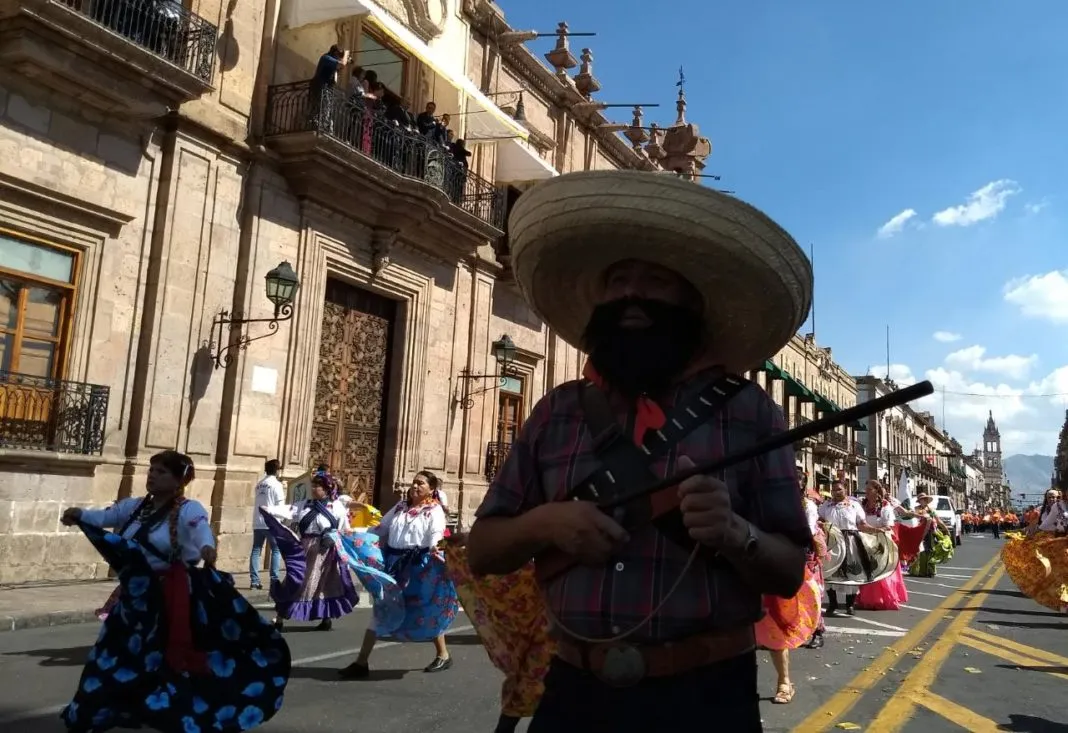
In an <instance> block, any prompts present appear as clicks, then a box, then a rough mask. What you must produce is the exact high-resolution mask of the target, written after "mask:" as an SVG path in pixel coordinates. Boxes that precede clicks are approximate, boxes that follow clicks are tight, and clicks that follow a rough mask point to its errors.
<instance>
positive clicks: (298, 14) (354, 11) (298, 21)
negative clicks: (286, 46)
mask: <svg viewBox="0 0 1068 733" xmlns="http://www.w3.org/2000/svg"><path fill="white" fill-rule="evenodd" d="M369 6H370V3H363V2H360V0H286V2H284V3H282V13H281V15H282V17H281V18H280V20H281V25H282V27H283V28H300V27H301V26H305V25H313V24H315V23H326V22H328V21H331V20H337V19H339V18H351V17H352V16H354V15H367V14H368V13H369V12H371V10H370V7H369Z"/></svg>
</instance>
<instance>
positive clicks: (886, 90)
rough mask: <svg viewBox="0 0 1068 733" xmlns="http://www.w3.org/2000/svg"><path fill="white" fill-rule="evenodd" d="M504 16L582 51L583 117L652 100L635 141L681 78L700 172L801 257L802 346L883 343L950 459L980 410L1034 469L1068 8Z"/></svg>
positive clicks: (694, 3)
mask: <svg viewBox="0 0 1068 733" xmlns="http://www.w3.org/2000/svg"><path fill="white" fill-rule="evenodd" d="M501 5H502V7H503V8H504V10H505V13H506V17H507V19H508V21H509V23H510V24H511V25H512V26H513V27H515V28H522V29H529V28H534V29H537V30H542V31H546V30H552V29H553V28H555V25H556V23H557V22H558V21H560V20H566V21H567V22H568V23H569V25H570V27H571V29H572V30H574V31H595V32H596V33H597V34H598V35H597V37H595V38H583V39H574V41H573V42H572V43H573V49H574V51H575V53H576V55H577V53H578V51H579V49H581V48H582V47H583V46H585V45H589V46H590V47H591V48H592V50H593V53H594V58H595V61H594V72H595V74H596V75H597V77H598V78H599V79H600V81H601V83H602V85H603V89H602V91H601V92H600V93H599V94H598V95H597V98H598V99H599V100H600V101H603V102H609V103H633V102H641V101H658V102H660V103H661V105H662V106H661V107H660V108H659V109H658V110H649V112H648V113H647V117H646V120H647V122H651V121H653V120H654V119H655V120H657V121H660V122H661V123H662V124H668V123H670V122H672V121H673V120H674V94H675V87H674V83H675V80H676V78H677V73H678V68H679V66H680V65H681V66H683V67H684V68H685V73H686V79H687V85H686V90H687V97H688V100H689V109H688V112H687V116H688V118H689V119H690V121H692V122H696V123H698V124H699V125H700V127H701V131H702V134H703V135H705V136H707V137H708V138H710V139H711V141H712V145H713V152H712V155H711V157H710V158H709V160H708V169H707V172H711V173H716V174H719V175H721V176H722V177H723V179H722V182H721V183H720V184H719V185H720V186H722V187H723V188H727V189H731V190H734V191H735V192H736V193H737V195H738V196H740V197H741V198H743V199H745V200H747V201H749V202H750V203H753V204H755V205H756V206H758V207H760V208H762V209H764V210H765V211H767V212H768V213H769V214H770V215H771V216H772V217H773V218H775V219H776V220H778V221H779V222H780V223H781V224H782V225H783V226H784V227H786V229H787V230H788V231H790V232H791V233H792V234H793V235H794V237H795V238H796V239H797V240H798V242H800V243H802V244H803V246H805V247H806V249H807V248H808V246H809V244H810V243H811V244H812V245H813V248H814V260H815V271H816V298H815V301H816V305H815V308H816V329H817V339H818V341H819V342H820V343H821V344H823V345H827V346H831V347H833V350H834V355H835V357H836V358H837V359H838V361H839V362H840V363H842V364H843V365H844V366H845V367H846V368H847V369H849V370H850V371H851V372H853V373H856V374H863V373H867V372H868V370H869V368H871V367H873V366H876V365H883V366H882V367H881V368H882V370H883V371H884V372H885V363H886V326H887V325H888V324H889V326H890V332H891V355H890V356H891V362H892V364H893V365H894V366H893V367H892V370H893V371H894V373H895V375H896V376H899V377H909V376H913V377H915V378H923V377H924V376H925V375H926V376H927V377H928V378H932V380H933V381H934V382H935V383H936V386H938V387H944V388H945V390H946V400H945V404H946V410H945V412H946V423H947V424H948V427H949V430H950V432H951V433H953V434H954V435H955V436H957V437H958V439H960V440H961V442H962V443H963V444H964V445H965V446H966V447H974V444H975V442H976V441H977V440H979V433H980V432H981V425H982V423H983V422H984V421H985V417H986V412H987V410H988V409H992V410H993V411H994V415H995V418H996V419H998V422H999V424H1000V425H1001V426H1002V433H1003V443H1004V449H1005V452H1006V454H1012V453H1032V452H1043V453H1046V454H1052V452H1053V449H1054V446H1055V444H1056V436H1057V433H1058V431H1059V429H1060V426H1061V422H1062V420H1063V419H1064V409H1065V406H1066V405H1068V403H1066V399H1065V398H1064V397H1058V398H1048V397H1040V396H1038V395H1045V394H1049V393H1057V394H1061V393H1066V397H1068V339H1066V338H1065V336H1066V335H1068V281H1065V280H1064V279H1060V278H1058V276H1057V275H1056V274H1053V275H1050V273H1056V271H1057V270H1063V269H1064V268H1066V267H1068V246H1066V242H1068V237H1066V235H1068V218H1066V212H1068V182H1066V180H1065V174H1064V171H1065V170H1068V144H1066V143H1065V139H1066V137H1068V44H1066V43H1064V37H1063V29H1064V28H1066V27H1068V3H1064V2H1056V1H1055V0H1032V1H1031V2H1027V3H1019V4H1017V3H1007V2H1003V1H999V0H979V1H973V2H969V3H959V2H950V1H949V0H942V2H934V3H932V2H920V1H919V0H908V1H906V2H899V3H856V2H846V1H844V0H820V2H808V3H799V2H793V1H791V0H761V1H760V2H742V1H741V0H734V1H733V2H731V1H718V2H700V1H699V0H682V1H678V0H677V1H676V2H675V3H672V4H671V5H672V8H673V11H672V17H675V18H679V19H680V20H679V22H677V23H676V24H675V26H674V27H672V26H671V25H670V23H669V20H668V14H667V13H666V12H664V8H666V7H667V6H666V5H663V4H661V5H659V6H658V5H656V4H653V5H649V3H647V2H636V1H635V0H622V1H620V2H614V3H611V4H609V3H605V2H590V3H575V2H570V1H568V2H565V1H564V0H539V2H537V3H520V2H517V1H512V2H509V1H508V0H503V1H502V3H501ZM649 29H653V30H654V31H657V32H659V36H655V37H651V38H646V35H645V34H646V33H647V32H648V31H649ZM550 47H551V41H550V40H548V39H544V40H541V41H538V42H536V43H534V44H531V48H532V50H534V51H536V52H538V53H542V52H544V51H547V50H548V49H549V48H550ZM618 112H619V115H618V119H617V121H619V122H629V117H628V116H627V115H625V114H624V112H625V110H618ZM989 184H994V185H993V186H990V185H989ZM984 187H986V188H984ZM980 191H984V194H983V195H979V196H977V197H975V198H972V199H969V197H970V196H972V195H973V194H975V193H976V192H980ZM969 204H970V205H969ZM953 207H966V208H960V209H956V210H954V209H953ZM908 210H912V211H914V212H915V213H914V214H913V215H912V216H911V218H909V220H908V221H907V222H906V223H905V224H904V226H903V227H901V228H900V230H899V231H896V233H892V236H886V235H885V234H884V235H883V236H880V235H879V230H880V227H882V226H883V225H884V224H886V223H887V222H889V221H890V220H891V219H893V218H894V217H895V216H897V215H899V214H902V212H907V211H908ZM947 210H948V211H947ZM938 212H946V213H943V214H940V215H939V216H938V217H935V215H936V214H938ZM890 228H891V229H894V227H890ZM1063 275H1065V276H1068V271H1066V272H1064V273H1063ZM1035 276H1046V277H1045V278H1044V279H1038V280H1023V281H1021V282H1017V283H1015V284H1013V285H1009V283H1010V281H1012V280H1014V279H1017V278H1028V277H1035ZM1007 286H1008V289H1007ZM1010 293H1011V297H1009V298H1008V299H1007V294H1010ZM810 329H811V326H808V327H806V329H805V330H810ZM938 331H941V332H944V334H943V336H944V338H946V339H947V340H945V341H938V340H936V339H935V338H934V336H933V334H934V333H935V332H938ZM950 335H953V336H956V337H959V338H955V339H953V340H952V341H949V340H948V337H949V336H950ZM974 347H980V348H981V349H983V351H982V353H980V352H979V349H976V348H974ZM965 349H966V351H963V352H961V350H965ZM953 352H961V353H958V354H957V355H956V356H954V357H953V358H951V359H950V360H949V361H948V362H947V361H946V359H947V357H948V356H949V355H950V354H952V353H953ZM1013 356H1015V357H1019V358H1017V359H1011V358H1008V357H1013ZM1003 357H1004V358H1003ZM1032 357H1033V358H1032ZM1058 369H1060V371H1058ZM906 372H907V373H906ZM961 393H971V394H961ZM987 394H998V395H1001V396H998V397H988V396H983V395H987ZM928 407H930V408H933V411H934V412H935V414H936V416H937V417H939V418H940V417H941V413H942V399H941V397H939V398H938V399H937V400H934V401H932V402H931V403H929V404H928Z"/></svg>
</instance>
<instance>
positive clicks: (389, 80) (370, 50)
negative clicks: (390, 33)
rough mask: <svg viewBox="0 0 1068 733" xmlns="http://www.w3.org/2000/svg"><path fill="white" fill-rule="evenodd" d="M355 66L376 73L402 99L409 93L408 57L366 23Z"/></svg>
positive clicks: (361, 31)
mask: <svg viewBox="0 0 1068 733" xmlns="http://www.w3.org/2000/svg"><path fill="white" fill-rule="evenodd" d="M353 65H354V66H360V67H362V68H363V70H364V71H374V72H375V74H377V75H378V80H379V81H380V82H382V83H383V84H385V85H386V89H388V90H390V91H391V92H393V93H394V94H397V95H399V96H400V97H402V98H403V97H405V96H406V94H407V91H408V57H407V55H405V54H404V52H403V51H401V49H400V48H399V47H398V46H397V45H396V44H393V43H390V42H389V41H388V40H387V39H386V38H385V37H384V36H381V35H379V34H378V33H376V32H375V31H374V30H372V29H371V28H369V27H368V24H367V23H364V24H363V26H362V27H361V29H360V43H359V47H358V48H357V51H356V54H355V57H354V59H353Z"/></svg>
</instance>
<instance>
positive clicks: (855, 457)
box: [846, 442, 868, 466]
mask: <svg viewBox="0 0 1068 733" xmlns="http://www.w3.org/2000/svg"><path fill="white" fill-rule="evenodd" d="M846 460H847V461H848V462H849V463H850V464H851V465H854V466H856V465H859V464H861V463H867V462H868V447H867V446H866V445H864V444H863V443H856V442H854V443H853V445H852V446H850V448H849V455H848V456H847V457H846Z"/></svg>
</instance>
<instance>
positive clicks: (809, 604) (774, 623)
mask: <svg viewBox="0 0 1068 733" xmlns="http://www.w3.org/2000/svg"><path fill="white" fill-rule="evenodd" d="M812 540H813V542H812V544H813V548H812V552H810V553H809V557H808V562H807V563H806V565H805V581H804V582H803V583H802V584H801V590H799V591H798V592H797V594H796V595H794V597H793V598H779V597H778V596H764V618H762V619H760V621H758V622H757V623H756V627H755V631H756V641H757V644H758V645H759V646H761V647H763V648H765V649H771V650H773V651H782V650H784V649H797V648H798V647H800V646H803V645H804V644H806V643H807V642H808V640H809V639H811V638H812V635H813V634H814V633H816V630H817V629H819V628H821V627H820V619H821V617H822V615H823V560H824V558H825V557H826V556H827V537H826V535H825V534H824V533H823V530H822V529H821V530H818V531H817V532H816V534H815V535H814V536H813V538H812Z"/></svg>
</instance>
